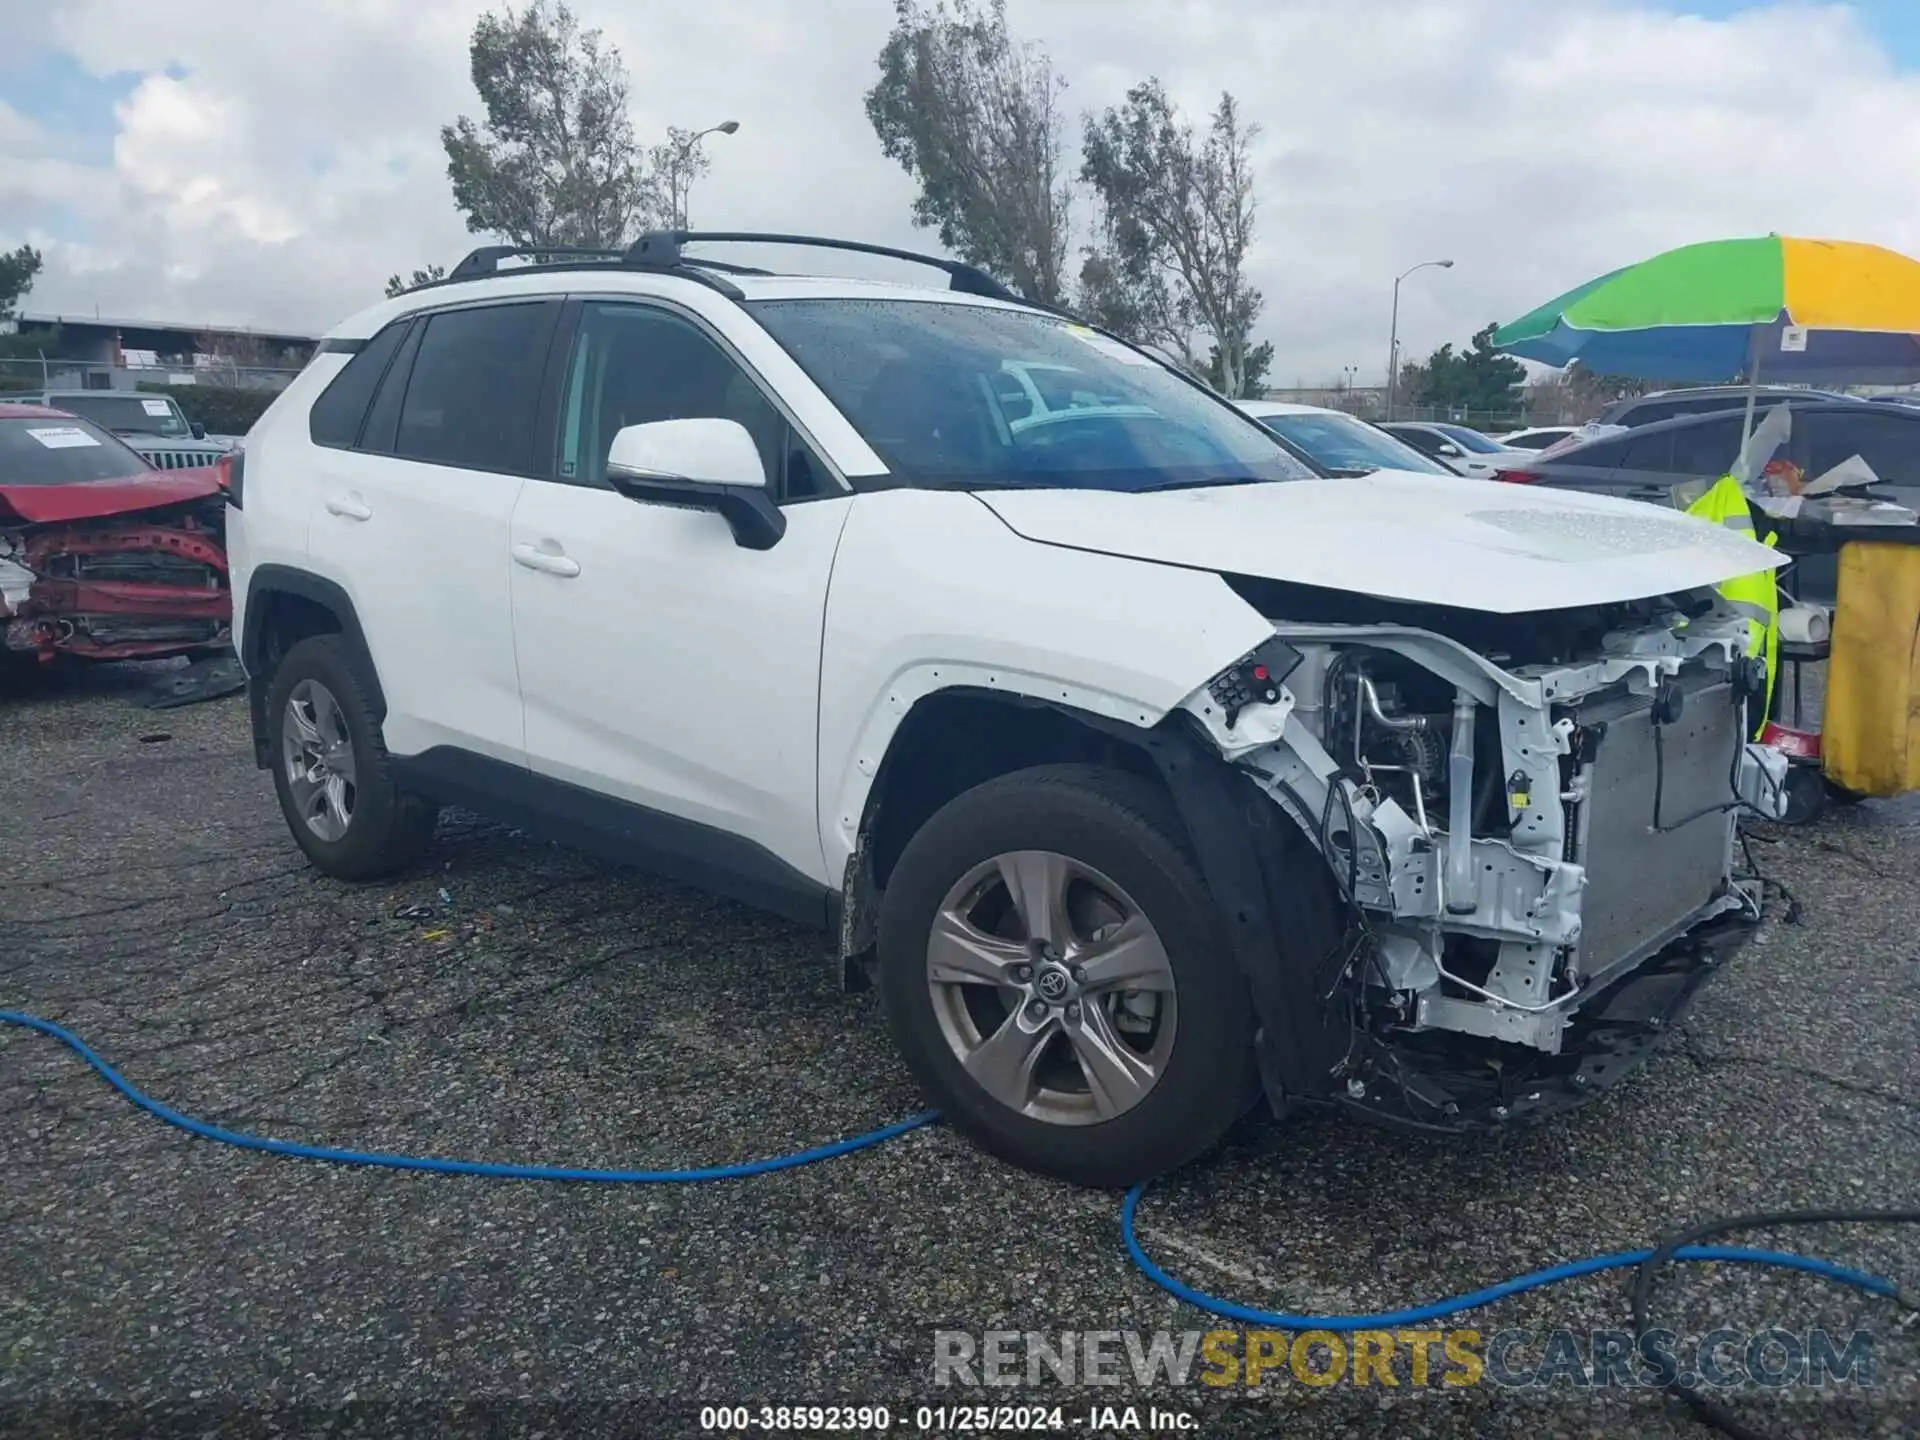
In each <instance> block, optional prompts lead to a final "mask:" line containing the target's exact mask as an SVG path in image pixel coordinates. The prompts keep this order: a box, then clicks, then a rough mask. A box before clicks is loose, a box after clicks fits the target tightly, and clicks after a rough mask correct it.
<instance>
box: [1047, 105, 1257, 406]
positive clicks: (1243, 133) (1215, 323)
mask: <svg viewBox="0 0 1920 1440" xmlns="http://www.w3.org/2000/svg"><path fill="white" fill-rule="evenodd" d="M1258 133H1259V130H1258V127H1257V126H1253V125H1248V124H1245V123H1243V122H1242V120H1241V118H1240V110H1239V105H1238V104H1237V103H1236V102H1235V100H1234V98H1233V96H1232V95H1230V94H1226V93H1222V95H1221V96H1220V103H1219V105H1217V106H1216V107H1215V108H1214V112H1213V115H1212V116H1211V118H1210V120H1209V123H1208V127H1207V131H1206V133H1205V135H1204V136H1202V135H1197V134H1196V133H1195V131H1194V128H1193V126H1192V125H1191V124H1189V123H1188V122H1187V121H1186V120H1184V119H1183V118H1182V117H1181V116H1180V114H1179V112H1178V111H1177V110H1176V109H1175V107H1174V104H1173V101H1172V100H1171V99H1170V98H1169V97H1168V95H1167V92H1166V90H1165V89H1164V88H1163V87H1162V85H1161V84H1160V82H1159V81H1158V80H1147V81H1146V82H1144V83H1143V84H1139V85H1136V86H1134V87H1133V89H1131V90H1129V91H1128V92H1127V98H1126V102H1125V103H1124V104H1123V105H1121V106H1120V107H1119V108H1118V109H1110V110H1108V111H1107V112H1106V113H1105V114H1104V115H1102V116H1100V117H1099V118H1098V119H1095V118H1094V117H1092V116H1089V117H1088V118H1087V124H1086V140H1085V144H1084V147H1083V150H1082V163H1081V166H1080V178H1081V179H1083V180H1085V181H1086V182H1087V183H1088V184H1089V185H1091V186H1092V187H1093V189H1094V192H1095V193H1096V194H1097V195H1098V196H1099V198H1100V202H1101V207H1102V211H1103V219H1102V224H1101V227H1100V237H1099V240H1098V241H1097V242H1096V244H1095V245H1094V246H1093V247H1092V249H1091V250H1090V251H1089V252H1088V255H1087V264H1086V265H1083V266H1082V269H1081V283H1082V286H1083V289H1089V288H1090V289H1094V290H1096V291H1097V290H1099V288H1100V286H1101V284H1104V285H1106V286H1107V287H1108V288H1109V289H1110V288H1111V287H1112V286H1114V285H1117V286H1119V287H1120V288H1121V291H1122V295H1121V299H1120V302H1119V303H1118V305H1117V308H1118V309H1119V310H1121V311H1127V312H1130V313H1132V314H1133V315H1134V316H1136V317H1138V323H1140V324H1141V325H1143V326H1145V327H1146V328H1145V329H1144V330H1142V331H1140V332H1139V334H1138V336H1137V338H1142V339H1148V340H1154V341H1158V342H1160V343H1162V344H1165V345H1167V346H1169V347H1170V348H1173V349H1175V350H1176V351H1177V352H1178V353H1179V354H1180V355H1181V356H1183V357H1184V358H1185V360H1186V362H1187V364H1188V365H1189V367H1190V368H1192V369H1193V370H1194V371H1195V372H1196V373H1201V374H1206V373H1209V372H1210V373H1211V374H1212V375H1213V376H1214V377H1215V378H1216V383H1217V384H1218V385H1219V386H1220V388H1221V390H1222V391H1223V392H1224V393H1225V394H1227V395H1232V396H1239V395H1241V394H1243V393H1244V392H1245V391H1246V389H1247V386H1248V383H1249V380H1250V378H1251V377H1250V376H1249V371H1248V365H1247V358H1248V349H1249V344H1250V341H1251V338H1252V331H1253V322H1254V321H1255V320H1256V319H1257V318H1258V317H1259V314H1260V306H1261V295H1260V292H1259V291H1258V290H1257V289H1255V288H1254V287H1253V285H1251V284H1250V283H1249V282H1248V280H1247V276H1246V256H1247V249H1248V247H1249V246H1250V245H1251V243H1252V241H1253V220H1254V198H1253V168H1252V164H1251V161H1250V158H1249V154H1248V151H1249V147H1250V145H1251V143H1252V141H1253V139H1254V137H1255V136H1256V135H1257V134H1258ZM1090 271H1091V275H1090ZM1090 280H1091V281H1093V282H1097V283H1093V284H1090ZM1106 303H1108V304H1109V305H1110V306H1112V305H1114V304H1115V302H1114V300H1113V298H1112V297H1111V296H1109V297H1107V302H1106ZM1196 330H1198V331H1202V332H1204V333H1205V334H1206V335H1207V336H1208V337H1209V338H1210V339H1211V341H1212V353H1211V355H1209V356H1208V357H1206V358H1202V357H1201V356H1200V355H1198V354H1197V353H1196V351H1195V346H1194V342H1193V335H1194V332H1195V331H1196Z"/></svg>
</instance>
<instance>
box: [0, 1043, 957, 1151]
mask: <svg viewBox="0 0 1920 1440" xmlns="http://www.w3.org/2000/svg"><path fill="white" fill-rule="evenodd" d="M0 1025H18V1026H21V1027H22V1028H24V1029H27V1030H37V1031H39V1032H40V1033H41V1034H42V1035H50V1036H52V1037H53V1038H54V1039H55V1040H58V1041H59V1042H60V1043H61V1044H62V1045H65V1046H66V1047H67V1048H68V1049H69V1050H71V1051H73V1053H74V1054H76V1055H78V1056H79V1057H80V1058H81V1059H82V1060H84V1061H86V1062H87V1064H89V1065H91V1066H92V1067H93V1068H94V1069H95V1070H96V1071H98V1072H99V1074H100V1076H101V1078H102V1079H104V1080H105V1081H106V1082H107V1083H108V1084H109V1085H111V1086H113V1088H114V1089H116V1090H118V1091H119V1092H120V1093H121V1094H122V1095H124V1096H125V1097H126V1098H127V1099H128V1100H130V1101H132V1102H133V1104H134V1105H135V1106H137V1107H138V1108H139V1109H142V1110H144V1111H146V1112H147V1114H149V1115H152V1116H154V1117H155V1118H156V1119H160V1120H164V1121H166V1122H167V1124H169V1125H175V1126H178V1127H179V1128H180V1129H182V1130H184V1131H186V1132H187V1133H188V1134H189V1135H198V1136H199V1137H200V1138H201V1139H202V1140H217V1141H219V1142H220V1143H221V1144H222V1145H233V1146H236V1147H238V1148H239V1149H241V1150H260V1151H264V1152H265V1153H267V1154H269V1155H295V1156H298V1157H299V1158H300V1159H302V1160H330V1161H332V1162H333V1163H334V1164H336V1165H371V1166H377V1167H378V1168H380V1169H382V1170H423V1171H426V1172H427V1173H428V1174H431V1175H486V1176H489V1177H491V1178H492V1179H495V1180H576V1181H587V1182H591V1183H595V1184H601V1185H674V1184H691V1183H692V1182H694V1181H700V1180H746V1179H749V1178H751V1177H752V1176H755V1175H771V1174H772V1173H773V1172H774V1171H776V1170H797V1169H799V1167H800V1166H802V1165H812V1164H816V1163H817V1162H819V1161H821V1160H834V1159H838V1158H839V1157H840V1156H842V1155H851V1154H853V1152H854V1151H856V1150H868V1149H871V1148H872V1147H873V1146H875V1145H882V1144H885V1143H886V1142H887V1141H889V1140H892V1139H895V1138H896V1137H898V1136H901V1135H905V1134H906V1133H907V1132H908V1131H909V1130H918V1129H919V1128H920V1127H921V1126H923V1125H931V1124H933V1123H934V1121H936V1120H938V1119H939V1118H940V1116H939V1113H938V1112H937V1111H933V1110H928V1111H925V1112H923V1113H922V1114H919V1115H913V1116H909V1117H908V1118H907V1119H905V1120H900V1121H896V1122H895V1123H894V1124H892V1125H883V1126H881V1127H880V1129H878V1130H869V1131H868V1132H867V1133H866V1134H864V1135H853V1136H849V1137H848V1138H847V1139H845V1140H835V1141H834V1142H833V1143H832V1144H830V1145H816V1146H815V1147H814V1148H813V1149H811V1150H800V1151H796V1152H795V1153H794V1154H791V1155H776V1156H774V1157H772V1158H771V1159H768V1160H749V1161H746V1162H744V1163H742V1164H739V1165H709V1166H706V1167H705V1168H702V1169H698V1170H577V1169H573V1168H571V1167H569V1166H564V1165H500V1164H495V1163H493V1162H491V1161H486V1160H436V1159H434V1158H432V1157H430V1156H419V1155H395V1154H392V1153H390V1152H388V1151H384V1150H341V1149H338V1148H336V1147H334V1146H332V1145H302V1144H300V1143H299V1142H297V1141H293V1140H270V1139H268V1138H267V1137H266V1136H264V1135H248V1134H246V1133H244V1132H243V1131H239V1130H227V1129H224V1128H222V1127H221V1126H219V1125H209V1124H207V1123H206V1121H204V1120H196V1119H194V1118H193V1117H192V1116H191V1115H182V1114H181V1113H180V1112H179V1111H178V1110H175V1109H174V1108H173V1107H172V1106H170V1105H163V1104H161V1103H160V1102H159V1101H158V1100H155V1099H153V1098H152V1097H150V1096H148V1095H144V1094H142V1093H141V1092H140V1091H139V1090H137V1089H135V1088H134V1085H133V1083H132V1082H131V1081H129V1080H128V1079H127V1078H126V1077H125V1076H123V1075H122V1074H121V1073H120V1072H119V1071H118V1070H115V1069H114V1068H113V1067H112V1066H111V1065H109V1064H107V1062H106V1061H105V1060H102V1059H101V1058H100V1057H99V1056H98V1055H97V1054H95V1053H94V1051H93V1047H92V1046H90V1045H88V1044H87V1042H86V1041H84V1040H82V1039H81V1038H80V1037H79V1036H78V1035H76V1034H74V1033H73V1032H72V1031H71V1030H68V1029H66V1028H65V1027H64V1026H60V1025H56V1024H54V1023H53V1022H52V1021H51V1020H42V1019H41V1018H40V1017H39V1016H37V1015H26V1014H22V1013H21V1012H20V1011H18V1010H0Z"/></svg>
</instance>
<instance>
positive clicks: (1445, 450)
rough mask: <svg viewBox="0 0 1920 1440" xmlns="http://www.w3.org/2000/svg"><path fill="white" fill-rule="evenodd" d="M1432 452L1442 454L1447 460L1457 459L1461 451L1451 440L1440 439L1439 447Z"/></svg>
mask: <svg viewBox="0 0 1920 1440" xmlns="http://www.w3.org/2000/svg"><path fill="white" fill-rule="evenodd" d="M1433 453H1434V454H1436V455H1444V456H1446V457H1447V458H1448V459H1449V460H1458V459H1459V458H1460V454H1461V451H1460V447H1459V446H1458V445H1456V444H1454V443H1453V442H1452V441H1451V440H1442V441H1441V442H1440V448H1439V449H1438V450H1436V451H1434V452H1433Z"/></svg>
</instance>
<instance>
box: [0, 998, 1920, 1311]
mask: <svg viewBox="0 0 1920 1440" xmlns="http://www.w3.org/2000/svg"><path fill="white" fill-rule="evenodd" d="M0 1025H16V1026H19V1027H21V1028H22V1029H26V1030H33V1031H36V1032H38V1033H39V1034H42V1035H47V1036H51V1037H52V1038H53V1039H55V1040H58V1041H59V1042H60V1043H61V1044H62V1045H65V1046H66V1047H67V1048H68V1049H69V1050H71V1051H73V1053H74V1054H76V1055H78V1056H79V1057H80V1058H81V1059H82V1060H84V1061H86V1062H87V1064H88V1065H90V1066H92V1067H93V1069H94V1070H95V1071H96V1072H98V1074H99V1075H100V1076H101V1078H102V1079H104V1080H105V1081H106V1082H107V1083H108V1084H109V1085H111V1086H112V1087H113V1088H114V1089H115V1090H117V1091H119V1092H120V1094H121V1095H122V1096H123V1097H125V1098H126V1099H127V1100H128V1101H130V1102H131V1103H132V1104H133V1105H134V1106H135V1107H136V1108H138V1109H140V1110H144V1111H145V1112H146V1113H147V1114H149V1115H152V1116H153V1117H155V1118H156V1119H159V1120H164V1121H166V1123H167V1124H169V1125H173V1126H176V1127H177V1128H179V1129H181V1130H184V1131H186V1132H187V1133H188V1134H189V1135H197V1136H199V1137H200V1138H201V1139H203V1140H214V1141H217V1142H219V1143H220V1144H222V1145H232V1146H235V1147H236V1148H238V1149H241V1150H258V1151H262V1152H264V1153H266V1154H269V1155H292V1156H297V1157H299V1158H300V1159H303V1160H326V1161H330V1162H332V1163H334V1164H337V1165H366V1166H374V1167H377V1168H379V1169H383V1170H415V1171H424V1172H426V1173H428V1174H434V1175H484V1176H488V1177H490V1178H493V1179H497V1180H570V1181H584V1182H592V1183H598V1184H607V1185H670V1184H688V1183H692V1182H695V1181H707V1180H745V1179H749V1178H751V1177H752V1176H755V1175H770V1174H772V1173H774V1172H775V1171H778V1170H794V1169H798V1168H799V1167H800V1166H802V1165H812V1164H816V1163H818V1162H819V1161H822V1160H833V1159H836V1158H838V1157H839V1156H842V1155H851V1154H853V1153H854V1152H855V1151H857V1150H868V1149H871V1148H873V1147H874V1146H876V1145H882V1144H885V1143H886V1142H887V1141H889V1140H893V1139H896V1138H898V1137H899V1136H901V1135H905V1134H907V1133H908V1132H909V1131H912V1130H918V1129H920V1128H921V1127H923V1126H926V1125H932V1124H934V1123H935V1122H936V1121H938V1120H939V1118H940V1116H939V1113H938V1112H937V1111H932V1110H928V1111H925V1112H923V1113H921V1114H919V1115H913V1116H909V1117H908V1118H907V1119H905V1120H900V1121H896V1122H895V1123H894V1124H892V1125H883V1126H882V1127H881V1128H880V1129H878V1130H869V1131H868V1132H867V1133H866V1134H864V1135H854V1136H850V1137H848V1138H847V1139H845V1140H836V1141H834V1142H832V1143H831V1144H828V1145H817V1146H815V1147H814V1148H812V1149H811V1150H800V1151H796V1152H795V1153H793V1154H791V1155H776V1156H773V1157H772V1158H770V1159H766V1160H750V1161H747V1162H744V1163H742V1164H738V1165H710V1166H706V1167H704V1168H701V1169H694V1170H581V1169H574V1168H571V1167H568V1166H562V1165H502V1164H495V1163H493V1162H490V1161H484V1160H439V1159H434V1158H432V1157H428V1156H416V1155H395V1154H392V1153H391V1152H388V1151H381V1150H343V1149H339V1148H337V1147H335V1146H331V1145H302V1144H300V1143H299V1142H297V1141H292V1140H271V1139H268V1138H267V1137H266V1136H264V1135H248V1134H246V1133H244V1132H242V1131H239V1130H228V1129H225V1128H223V1127H222V1126H219V1125H209V1124H207V1123H206V1122H205V1121H204V1120H195V1119H194V1118H193V1117H192V1116H191V1115H182V1114H181V1113H180V1112H179V1111H178V1110H175V1109H174V1108H173V1107H172V1106H170V1105H163V1104H161V1102H160V1101H158V1100H155V1099H153V1098H151V1097H150V1096H148V1095H145V1094H143V1093H142V1092H141V1091H140V1090H138V1089H136V1088H135V1087H134V1085H133V1084H132V1082H131V1081H129V1080H127V1079H126V1077H125V1076H123V1075H121V1074H120V1072H119V1071H117V1070H115V1069H114V1068H113V1067H112V1066H111V1065H109V1064H108V1063H107V1062H106V1061H105V1060H103V1059H101V1058H100V1056H99V1055H98V1054H96V1053H95V1052H94V1050H93V1048H92V1047H91V1046H89V1045H88V1044H87V1042H86V1041H84V1040H82V1039H81V1038H80V1037H79V1036H78V1035H75V1034H74V1033H73V1032H72V1031H71V1030H68V1029H66V1028H65V1027H64V1026H61V1025H56V1024H54V1023H53V1022H52V1021H51V1020H42V1019H41V1018H40V1017H39V1016H37V1015H28V1014H24V1013H23V1012H21V1011H18V1010H0ZM1146 1189H1147V1187H1146V1185H1145V1184H1140V1185H1136V1186H1134V1187H1133V1189H1131V1190H1129V1191H1128V1192H1127V1198H1126V1200H1125V1202H1124V1203H1123V1204H1122V1205H1121V1207H1120V1233H1121V1236H1122V1238H1123V1239H1125V1241H1126V1245H1127V1254H1128V1255H1130V1256H1131V1257H1132V1259H1133V1263H1134V1264H1135V1265H1137V1266H1138V1267H1139V1269H1140V1272H1141V1274H1143V1275H1145V1276H1146V1277H1147V1278H1148V1279H1149V1280H1151V1281H1152V1282H1153V1283H1154V1284H1155V1285H1158V1286H1159V1287H1160V1288H1161V1289H1162V1290H1164V1291H1166V1292H1167V1293H1168V1294H1169V1295H1172V1296H1173V1297H1174V1298H1175V1299H1177V1300H1184V1301H1185V1302H1186V1303H1187V1304H1189V1305H1192V1306H1195V1307H1197V1308H1198V1309H1201V1310H1205V1311H1207V1312H1208V1313H1209V1314H1213V1315H1218V1316H1221V1317H1222V1318H1224V1319H1228V1320H1238V1321H1240V1322H1242V1323H1244V1324H1249V1325H1261V1326H1267V1327H1270V1328H1273V1329H1277V1330H1332V1331H1337V1332H1344V1331H1352V1330H1374V1329H1383V1328H1389V1327H1393V1326H1400V1325H1417V1324H1420V1323H1422V1322H1424V1321H1429V1320H1439V1319H1442V1318H1443V1317H1445V1316H1448V1315H1458V1314H1460V1313H1461V1312H1463V1311H1467V1310H1477V1309H1479V1308H1480V1307H1482V1306H1484V1305H1491V1304H1492V1303H1493V1302H1494V1301H1496V1300H1501V1299H1504V1298H1506V1297H1507V1296H1509V1295H1520V1294H1524V1293H1525V1292H1526V1291H1529V1290H1538V1289H1541V1288H1542V1287H1543V1286H1547V1285H1557V1284H1560V1283H1561V1282H1562V1281H1566V1280H1575V1279H1578V1278H1580V1277H1581V1276H1583V1275H1594V1274H1598V1273H1599V1272H1601V1271H1603V1270H1624V1269H1628V1268H1630V1267H1633V1266H1636V1265H1639V1264H1641V1263H1643V1262H1644V1261H1645V1260H1647V1258H1648V1257H1649V1256H1651V1255H1652V1254H1653V1253H1654V1252H1653V1251H1651V1250H1631V1251H1625V1252H1622V1253H1619V1254H1615V1255H1597V1256H1594V1257H1593V1258H1591V1259H1587V1260H1575V1261H1572V1262H1570V1263H1568V1264H1565V1265H1556V1266H1553V1267H1552V1268H1550V1269H1546V1270H1536V1271H1534V1272H1533V1273H1531V1274H1528V1275H1518V1276H1515V1277H1514V1278H1513V1279H1511V1280H1503V1281H1501V1282H1500V1283H1499V1284H1497V1285H1489V1286H1488V1287H1487V1288H1486V1289H1484V1290H1476V1291H1474V1292H1473V1293H1472V1294H1469V1295H1458V1296H1455V1297H1454V1298H1452V1299H1450V1300H1436V1301H1434V1302H1433V1303H1432V1304H1431V1305H1419V1306H1415V1307H1413V1308H1410V1309H1405V1310H1390V1311H1386V1312H1385V1313H1383V1314H1379V1315H1291V1314H1287V1313H1285V1312H1283V1311H1275V1310H1259V1309H1255V1308H1254V1307H1252V1306H1249V1305H1237V1304H1235V1303H1233V1302H1232V1301H1230V1300H1222V1299H1219V1298H1218V1297H1216V1296H1213V1295H1209V1294H1207V1293H1206V1292H1205V1291H1202V1290H1196V1289H1194V1288H1193V1287H1192V1286H1190V1285H1186V1284H1183V1283H1182V1282H1180V1281H1178V1280H1176V1279H1174V1278H1173V1277H1172V1276H1171V1275H1169V1274H1167V1272H1166V1271H1164V1270H1162V1269H1161V1268H1160V1267H1159V1266H1158V1265H1156V1264H1154V1262H1153V1260H1152V1259H1151V1258H1150V1257H1149V1256H1148V1255H1147V1252H1146V1251H1145V1250H1144V1249H1142V1248H1141V1245H1140V1238H1139V1236H1138V1235H1137V1234H1136V1233H1135V1224H1134V1222H1135V1218H1136V1215H1137V1213H1138V1211H1139V1208H1140V1197H1141V1196H1142V1195H1144V1194H1145V1193H1146ZM1675 1257H1676V1258H1678V1259H1682V1260H1724V1261H1731V1262H1734V1263H1737V1264H1746V1265H1766V1266H1772V1267H1774V1268H1776V1269H1782V1270H1798V1271H1802V1272H1804V1273H1806V1274H1810V1275H1819V1276H1822V1277H1824V1278H1826V1279H1829V1280H1835V1281H1838V1282H1839V1283H1841V1284H1844V1285H1851V1286H1854V1287H1855V1288H1856V1289H1860V1290H1864V1291H1867V1292H1868V1293H1869V1294H1873V1295H1884V1296H1888V1297H1893V1296H1895V1294H1896V1292H1897V1287H1896V1286H1895V1285H1894V1283H1893V1282H1892V1281H1891V1280H1887V1279H1884V1278H1882V1277H1880V1276H1878V1275H1869V1274H1866V1273H1865V1272H1863V1271H1859V1270H1852V1269H1849V1268H1848V1267H1846V1266H1844V1265H1836V1264H1834V1263H1833V1262H1832V1261H1830V1260H1820V1259H1816V1258H1815V1257H1813V1256H1809V1255H1795V1254H1791V1253H1789V1252H1786V1251H1781V1250H1748V1249H1744V1248H1740V1247H1737V1246H1721V1245H1689V1246H1684V1247H1682V1248H1681V1249H1679V1250H1677V1251H1676V1252H1675Z"/></svg>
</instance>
